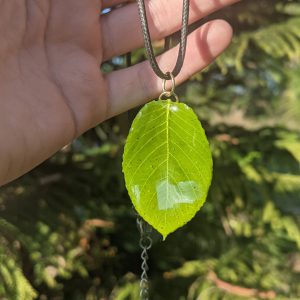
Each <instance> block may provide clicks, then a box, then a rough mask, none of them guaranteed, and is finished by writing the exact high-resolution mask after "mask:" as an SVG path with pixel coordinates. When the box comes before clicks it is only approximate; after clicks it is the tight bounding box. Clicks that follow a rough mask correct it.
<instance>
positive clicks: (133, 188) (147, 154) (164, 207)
mask: <svg viewBox="0 0 300 300" xmlns="http://www.w3.org/2000/svg"><path fill="white" fill-rule="evenodd" d="M164 86H165V82H164ZM173 93H174V91H173V88H172V90H171V91H170V92H167V91H166V90H165V88H164V89H163V94H162V95H166V94H172V95H173ZM123 172H124V175H125V182H126V187H127V190H128V193H129V195H130V198H131V200H132V202H133V205H134V207H135V209H136V210H137V212H138V213H139V214H140V215H141V216H142V217H143V219H144V220H145V221H146V222H148V223H149V224H150V225H152V226H153V227H154V228H155V229H156V230H157V231H159V232H160V233H161V234H162V235H163V238H164V239H165V238H166V237H167V235H168V234H170V233H171V232H173V231H175V230H176V229H177V228H179V227H181V226H183V225H184V224H186V223H187V222H188V221H190V220H191V219H192V218H193V217H194V215H195V214H196V213H197V211H199V210H200V208H201V207H202V205H203V203H204V202H205V200H206V196H207V193H208V189H209V186H210V183H211V179H212V157H211V152H210V148H209V144H208V141H207V138H206V136H205V132H204V130H203V128H202V126H201V123H200V122H199V120H198V118H197V116H196V115H195V113H194V112H193V110H192V109H191V108H190V107H189V106H187V105H186V104H183V103H179V102H173V101H172V100H170V99H168V100H158V101H152V102H150V103H148V104H146V105H145V106H144V107H143V108H142V109H141V111H140V112H139V113H138V115H137V116H136V118H135V120H134V122H133V124H132V127H131V130H130V134H129V136H128V140H127V143H126V146H125V151H124V156H123Z"/></svg>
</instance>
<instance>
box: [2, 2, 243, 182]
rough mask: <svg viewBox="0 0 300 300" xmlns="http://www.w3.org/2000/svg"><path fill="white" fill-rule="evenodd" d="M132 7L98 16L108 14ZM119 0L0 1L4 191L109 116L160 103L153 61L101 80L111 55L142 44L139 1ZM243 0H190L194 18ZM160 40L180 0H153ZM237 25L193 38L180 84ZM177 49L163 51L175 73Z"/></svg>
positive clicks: (176, 21)
mask: <svg viewBox="0 0 300 300" xmlns="http://www.w3.org/2000/svg"><path fill="white" fill-rule="evenodd" d="M122 2H126V3H127V4H126V5H125V6H123V7H121V8H118V9H116V10H114V11H113V12H111V13H109V14H107V15H103V16H101V17H100V15H99V12H100V11H101V8H105V7H111V6H112V5H116V4H120V3H122ZM128 2H129V1H124V0H123V1H122V0H107V1H105V0H103V1H99V0H84V1H83V0H64V1H62V0H9V1H8V0H0V37H1V38H0V138H1V141H2V142H1V146H0V185H3V184H5V183H7V182H9V181H11V180H13V179H15V178H17V177H19V176H21V175H23V174H24V173H26V172H28V171H29V170H31V169H32V168H34V167H35V166H37V165H38V164H40V163H41V162H43V161H44V160H46V159H47V158H49V157H50V156H51V155H53V154H54V153H55V152H57V151H58V150H59V149H61V148H62V147H63V146H64V145H66V144H68V143H70V142H71V141H72V140H73V139H74V138H76V137H78V136H79V135H81V134H82V133H84V132H85V131H87V130H88V129H90V128H92V127H94V126H96V125H97V124H99V123H101V122H103V121H104V120H106V119H108V118H111V117H113V116H115V115H117V114H120V113H122V112H124V111H127V110H128V109H130V108H133V107H135V106H137V105H140V104H143V103H145V102H146V101H148V100H150V99H153V98H155V97H157V96H158V95H159V94H160V93H161V79H160V78H157V77H156V75H155V74H154V73H153V71H152V69H151V67H150V65H149V63H148V62H142V63H140V64H138V65H135V66H132V67H130V68H127V69H123V70H119V71H115V72H112V73H110V74H107V75H103V74H101V72H100V71H99V66H100V65H101V63H102V62H104V61H106V60H109V59H110V58H112V57H113V56H116V55H121V54H124V53H126V52H128V51H131V50H134V49H136V48H138V47H141V46H143V37H142V34H141V30H140V25H139V18H138V13H137V9H136V5H135V3H128ZM234 2H237V0H191V12H190V22H191V23H192V22H195V21H197V20H199V19H200V18H202V17H204V16H207V15H209V14H210V13H212V12H214V11H216V10H218V9H221V8H223V7H225V6H227V5H230V4H233V3H234ZM146 5H147V9H148V18H149V23H150V31H151V35H152V38H153V39H154V40H157V39H160V38H163V37H164V36H166V35H169V34H171V33H173V32H175V31H177V30H178V29H180V26H181V14H179V13H178V14H174V11H178V12H179V11H180V12H181V9H182V0H172V9H170V1H167V0H151V1H149V0H146ZM231 38H232V29H231V27H230V25H229V24H228V23H226V22H225V21H222V20H214V21H212V22H209V23H207V24H205V25H203V26H202V27H201V28H199V29H197V30H196V31H194V32H193V33H192V34H190V36H189V38H188V46H187V54H186V60H185V64H184V67H183V70H182V72H181V73H180V75H179V76H178V77H177V78H176V82H177V84H180V83H181V82H183V81H185V80H187V79H188V78H189V77H190V76H191V75H193V74H194V73H196V72H199V71H200V70H201V69H203V68H204V67H206V66H207V65H208V64H209V63H211V62H212V61H213V60H214V59H215V57H217V56H218V55H219V54H220V53H221V52H222V51H223V50H224V49H225V48H226V47H227V46H228V44H229V43H230V40H231ZM177 52H178V49H177V48H174V49H171V50H169V51H168V52H167V53H165V54H163V55H161V56H160V57H159V58H158V60H159V64H160V66H161V68H162V69H163V70H165V71H169V70H171V69H172V68H173V65H174V62H175V60H176V57H177Z"/></svg>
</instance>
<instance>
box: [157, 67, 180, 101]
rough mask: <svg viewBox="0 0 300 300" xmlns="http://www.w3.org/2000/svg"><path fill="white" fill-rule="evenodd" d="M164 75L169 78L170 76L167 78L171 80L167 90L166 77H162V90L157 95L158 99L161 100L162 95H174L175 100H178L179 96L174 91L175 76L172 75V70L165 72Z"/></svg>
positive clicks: (166, 96) (167, 96)
mask: <svg viewBox="0 0 300 300" xmlns="http://www.w3.org/2000/svg"><path fill="white" fill-rule="evenodd" d="M165 75H166V76H170V78H171V79H169V80H171V89H170V90H167V81H168V79H163V82H162V90H163V92H162V93H161V95H160V96H159V100H163V98H164V97H165V98H171V97H174V98H175V100H176V102H179V98H178V96H177V95H176V93H175V87H176V82H175V77H174V75H173V73H172V72H167V73H166V74H165Z"/></svg>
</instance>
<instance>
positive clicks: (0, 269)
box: [0, 219, 37, 300]
mask: <svg viewBox="0 0 300 300" xmlns="http://www.w3.org/2000/svg"><path fill="white" fill-rule="evenodd" d="M0 233H1V235H0V245H1V247H0V282H1V283H2V284H0V299H4V300H6V299H8V300H9V299H14V300H31V299H35V298H36V296H37V293H36V292H35V290H34V289H33V288H32V287H31V284H30V283H29V282H28V280H27V279H26V277H25V276H24V274H23V272H22V269H21V264H20V259H19V257H18V251H20V250H21V248H22V244H21V242H22V237H21V235H20V233H19V231H18V229H17V228H15V227H14V226H12V225H11V224H9V223H7V222H6V221H5V220H4V219H0ZM13 235H14V236H16V237H18V238H19V240H18V241H15V242H14V243H12V242H11V241H10V237H11V236H13Z"/></svg>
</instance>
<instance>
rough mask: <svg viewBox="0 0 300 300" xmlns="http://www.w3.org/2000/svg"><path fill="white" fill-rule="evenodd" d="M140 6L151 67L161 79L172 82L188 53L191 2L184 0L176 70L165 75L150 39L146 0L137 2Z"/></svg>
mask: <svg viewBox="0 0 300 300" xmlns="http://www.w3.org/2000/svg"><path fill="white" fill-rule="evenodd" d="M137 4H138V10H139V15H140V20H141V26H142V31H143V36H144V41H145V49H146V52H147V57H148V60H149V62H150V64H151V67H152V69H153V71H154V72H155V74H156V75H157V76H158V77H160V78H161V79H165V80H171V74H172V75H173V77H174V78H175V77H176V76H177V75H178V74H179V73H180V71H181V69H182V66H183V63H184V58H185V53H186V44H187V36H188V23H189V11H190V1H189V0H183V14H182V29H181V38H180V46H179V53H178V58H177V62H176V65H175V67H174V70H173V71H172V72H167V73H164V72H163V71H162V70H161V69H160V67H159V65H158V63H157V60H156V58H155V55H154V51H153V46H152V42H151V38H150V31H149V25H148V20H147V13H146V7H145V1H144V0H137Z"/></svg>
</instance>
